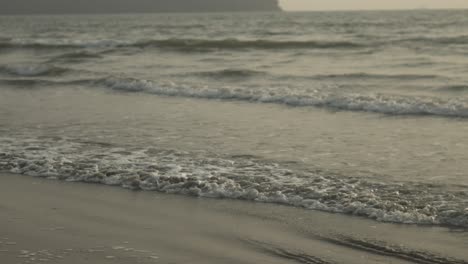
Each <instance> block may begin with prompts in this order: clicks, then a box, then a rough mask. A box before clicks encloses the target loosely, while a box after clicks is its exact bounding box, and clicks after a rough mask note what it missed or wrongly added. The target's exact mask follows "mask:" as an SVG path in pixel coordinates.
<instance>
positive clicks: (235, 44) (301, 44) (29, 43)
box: [0, 38, 364, 51]
mask: <svg viewBox="0 0 468 264" xmlns="http://www.w3.org/2000/svg"><path fill="white" fill-rule="evenodd" d="M363 46H364V45H363V44H360V43H354V42H350V41H315V40H309V41H299V40H298V41H274V40H240V39H219V40H211V39H176V38H171V39H148V40H145V39H142V40H115V39H106V40H72V39H13V40H10V41H3V42H0V47H4V48H117V47H137V48H146V47H156V48H171V49H182V50H185V51H190V50H201V49H349V48H351V49H352V48H360V47H363Z"/></svg>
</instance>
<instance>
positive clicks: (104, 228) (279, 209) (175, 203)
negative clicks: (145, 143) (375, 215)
mask: <svg viewBox="0 0 468 264" xmlns="http://www.w3.org/2000/svg"><path fill="white" fill-rule="evenodd" d="M0 181H1V182H0V225H1V226H2V228H1V229H0V258H1V259H2V260H5V261H6V263H9V264H15V263H37V262H38V261H39V262H40V263H70V264H73V263H83V262H84V261H86V262H87V263H415V261H416V263H418V262H417V261H421V260H422V258H427V259H429V260H427V259H426V262H425V263H441V262H435V261H436V259H438V261H440V260H442V261H445V262H444V263H468V253H466V252H465V249H466V241H468V234H466V233H465V232H459V233H457V232H451V231H450V230H448V229H446V228H442V227H423V228H421V227H418V226H405V225H395V224H386V223H378V222H375V221H372V220H367V219H361V218H359V217H352V216H345V215H336V214H330V213H324V212H317V211H308V210H303V209H298V208H291V207H287V206H280V205H274V204H262V203H252V202H245V201H232V200H222V199H203V198H193V197H185V196H179V195H171V194H161V193H155V192H140V191H131V190H125V189H121V188H113V187H109V186H102V185H94V184H86V183H70V182H62V181H53V180H47V179H42V178H35V177H30V176H23V175H13V174H7V173H0ZM392 252H393V253H392ZM40 259H42V260H40ZM320 261H321V262H320ZM419 263H421V262H419Z"/></svg>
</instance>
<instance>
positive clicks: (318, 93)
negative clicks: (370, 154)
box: [100, 78, 468, 118]
mask: <svg viewBox="0 0 468 264" xmlns="http://www.w3.org/2000/svg"><path fill="white" fill-rule="evenodd" d="M100 83H101V84H103V85H105V86H106V87H109V88H111V89H114V90H117V91H126V92H145V93H153V94H158V95H166V96H182V97H195V98H205V99H226V100H242V101H249V102H259V103H277V104H285V105H289V106H314V107H323V108H330V109H337V110H345V111H365V112H374V113H382V114H389V115H435V116H444V117H463V118H466V117H468V102H467V101H466V100H464V99H463V98H453V99H441V98H435V97H423V96H421V97H417V96H402V95H390V94H352V93H348V94H347V93H345V92H342V91H341V92H333V91H328V90H327V89H317V90H313V89H310V90H300V89H288V88H284V89H275V90H270V89H268V87H264V88H262V89H249V88H245V87H222V88H217V89H216V88H210V87H206V86H200V87H196V86H194V85H178V84H175V83H171V82H167V83H155V82H153V81H148V80H138V79H119V78H107V79H104V80H102V81H101V82H100Z"/></svg>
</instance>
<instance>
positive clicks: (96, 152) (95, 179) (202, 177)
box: [0, 137, 468, 227]
mask: <svg viewBox="0 0 468 264" xmlns="http://www.w3.org/2000/svg"><path fill="white" fill-rule="evenodd" d="M0 150H1V151H0V170H2V171H9V172H12V173H18V174H25V175H30V176H36V177H45V178H50V179H57V180H66V181H79V182H88V183H100V184H106V185H115V186H121V187H124V188H129V189H135V190H146V191H158V192H164V193H175V194H184V195H191V196H197V197H209V198H229V199H241V200H249V201H256V202H266V203H278V204H285V205H291V206H297V207H302V208H306V209H312V210H322V211H327V212H334V213H343V214H351V215H357V216H362V217H367V218H371V219H375V220H378V221H383V222H393V223H405V224H423V225H449V226H457V227H468V209H467V208H468V192H466V187H456V186H452V187H450V188H449V186H447V185H436V184H425V183H413V182H405V183H386V182H375V181H371V180H368V179H364V178H361V177H359V178H354V177H348V176H339V175H334V174H332V175H329V174H327V173H326V172H325V171H324V170H318V171H307V170H301V169H297V170H296V169H292V168H291V167H290V166H287V165H282V164H281V163H274V162H271V161H265V160H261V159H256V158H251V157H248V156H238V157H233V156H219V155H215V154H212V153H202V152H196V153H188V152H183V151H178V150H173V149H159V148H157V147H148V148H141V149H135V148H132V149H126V148H123V147H119V146H115V145H111V144H94V143H92V142H79V141H74V140H71V139H66V138H62V139H58V138H53V139H47V138H44V137H42V138H24V139H22V138H7V137H0Z"/></svg>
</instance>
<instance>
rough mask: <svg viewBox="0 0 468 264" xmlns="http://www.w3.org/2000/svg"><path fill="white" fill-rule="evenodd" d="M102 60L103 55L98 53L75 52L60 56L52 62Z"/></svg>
mask: <svg viewBox="0 0 468 264" xmlns="http://www.w3.org/2000/svg"><path fill="white" fill-rule="evenodd" d="M100 58H102V55H100V54H99V53H96V52H90V51H75V52H69V53H64V54H61V55H58V56H56V57H54V58H53V59H52V60H61V61H64V60H65V61H76V60H82V59H100Z"/></svg>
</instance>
